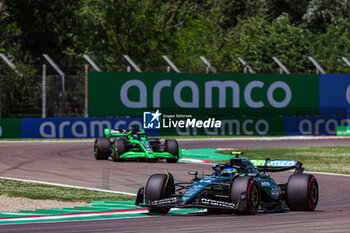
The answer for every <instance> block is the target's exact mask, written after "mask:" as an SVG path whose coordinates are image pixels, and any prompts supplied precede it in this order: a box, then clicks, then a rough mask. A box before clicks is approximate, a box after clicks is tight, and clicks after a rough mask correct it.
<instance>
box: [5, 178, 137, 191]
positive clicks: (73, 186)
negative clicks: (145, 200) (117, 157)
mask: <svg viewBox="0 0 350 233" xmlns="http://www.w3.org/2000/svg"><path fill="white" fill-rule="evenodd" d="M0 179H4V180H16V181H22V182H28V183H37V184H47V185H53V186H60V187H67V188H77V189H86V190H92V191H100V192H106V193H115V194H124V195H131V196H136V194H135V193H128V192H120V191H113V190H108V189H97V188H86V187H82V186H75V185H66V184H58V183H51V182H44V181H37V180H26V179H19V178H11V177H1V176H0Z"/></svg>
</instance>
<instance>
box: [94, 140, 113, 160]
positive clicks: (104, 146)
mask: <svg viewBox="0 0 350 233" xmlns="http://www.w3.org/2000/svg"><path fill="white" fill-rule="evenodd" d="M94 155H95V159H97V160H103V159H108V157H109V156H110V155H111V142H110V141H109V139H108V138H96V139H95V143H94Z"/></svg>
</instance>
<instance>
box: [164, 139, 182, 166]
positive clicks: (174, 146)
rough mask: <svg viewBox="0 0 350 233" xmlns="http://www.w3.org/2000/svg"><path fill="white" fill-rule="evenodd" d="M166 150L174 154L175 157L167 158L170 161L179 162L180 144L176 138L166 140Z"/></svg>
mask: <svg viewBox="0 0 350 233" xmlns="http://www.w3.org/2000/svg"><path fill="white" fill-rule="evenodd" d="M165 150H166V151H167V152H169V153H170V154H172V155H173V156H174V158H166V161H167V162H168V163H177V162H178V161H179V144H178V143H177V141H176V140H166V141H165Z"/></svg>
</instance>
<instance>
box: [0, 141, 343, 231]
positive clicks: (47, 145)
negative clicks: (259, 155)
mask: <svg viewBox="0 0 350 233" xmlns="http://www.w3.org/2000/svg"><path fill="white" fill-rule="evenodd" d="M179 144H180V146H181V147H182V148H185V149H190V148H220V147H226V148H227V147H228V148H230V147H233V148H247V147H313V146H350V138H349V139H347V138H342V139H322V138H319V139H318V140H315V139H310V140H300V139H283V140H282V139H281V140H276V139H275V140H270V141H263V140H250V139H242V140H224V139H222V140H191V141H180V142H179ZM163 170H167V171H170V172H171V173H172V174H173V175H174V177H175V180H176V181H177V182H179V181H188V180H189V179H190V177H189V175H188V174H187V171H188V170H198V171H199V173H202V172H204V173H205V174H208V173H210V172H211V168H210V166H208V165H204V164H184V163H178V164H168V163H162V162H159V163H147V162H139V163H138V162H122V163H114V162H112V161H96V160H95V159H94V158H93V147H92V141H84V142H41V141H37V142H4V141H2V142H0V176H4V177H13V178H22V179H31V180H40V181H47V182H55V183H62V184H68V185H77V186H85V187H91V188H103V189H111V190H118V191H124V192H132V193H136V191H137V189H138V188H139V187H141V186H144V185H145V183H146V182H147V179H148V177H149V176H150V175H151V174H153V173H160V172H162V171H163ZM290 174H291V173H289V172H285V173H279V174H278V177H276V178H277V180H278V181H280V182H285V181H286V180H287V179H288V176H289V175H290ZM274 176H275V175H274ZM316 177H317V179H318V182H319V187H320V199H319V203H318V206H317V209H316V211H314V212H288V213H277V214H256V215H255V216H240V215H235V214H207V213H194V214H190V215H168V216H157V217H152V218H128V219H115V220H100V221H80V222H64V223H62V222H61V223H38V224H18V225H1V226H0V232H219V231H221V232H223V231H230V232H241V231H245V232H253V231H256V232H300V231H304V232H350V202H349V198H350V177H349V176H332V175H322V174H316Z"/></svg>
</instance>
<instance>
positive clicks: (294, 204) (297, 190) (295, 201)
mask: <svg viewBox="0 0 350 233" xmlns="http://www.w3.org/2000/svg"><path fill="white" fill-rule="evenodd" d="M317 202H318V183H317V179H316V178H315V177H314V176H313V175H310V174H294V175H291V176H290V177H289V180H288V184H287V204H288V207H289V209H290V210H297V211H298V210H299V211H313V210H315V209H316V206H317Z"/></svg>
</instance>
